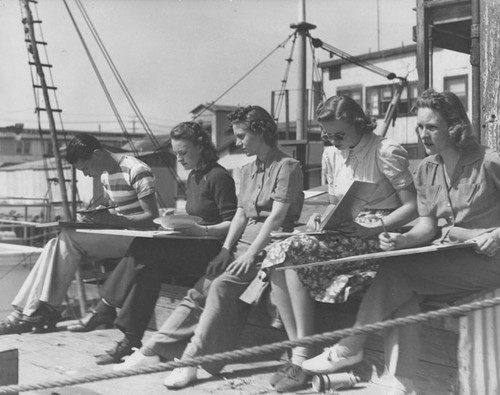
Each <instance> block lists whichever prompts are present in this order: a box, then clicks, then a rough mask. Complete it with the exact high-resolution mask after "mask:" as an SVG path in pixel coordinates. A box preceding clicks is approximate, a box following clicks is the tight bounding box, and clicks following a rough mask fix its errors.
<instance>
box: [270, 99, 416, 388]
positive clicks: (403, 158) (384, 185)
mask: <svg viewBox="0 0 500 395" xmlns="http://www.w3.org/2000/svg"><path fill="white" fill-rule="evenodd" d="M317 117H318V121H319V123H320V124H321V126H322V128H323V137H324V138H326V139H328V140H329V141H330V142H331V143H332V145H333V146H331V147H325V150H324V154H323V164H322V167H323V173H324V174H325V178H326V181H327V183H328V193H329V199H330V202H331V203H332V204H336V203H338V201H339V200H340V198H342V196H343V195H344V194H345V193H346V191H347V189H348V188H349V187H350V185H351V184H352V182H353V181H356V180H358V181H366V182H372V183H376V184H378V185H379V186H378V188H377V189H376V191H375V192H374V193H373V194H372V195H371V196H366V202H367V203H366V205H365V208H364V209H363V211H362V212H361V213H360V214H359V215H358V216H357V217H356V219H355V220H354V222H351V223H345V224H341V225H340V229H339V231H340V233H339V232H334V233H328V232H327V233H325V234H321V235H297V236H292V237H289V238H288V239H285V240H283V241H281V242H279V243H275V244H274V245H273V246H272V248H270V249H269V251H268V254H267V257H266V259H265V260H264V262H263V264H262V267H263V268H265V269H266V270H267V271H268V272H269V275H270V278H271V285H272V296H273V300H274V303H275V304H276V306H277V307H278V311H279V313H280V316H281V319H282V321H283V324H284V327H285V329H286V332H287V334H288V337H289V338H290V340H295V339H299V338H301V337H305V336H310V335H312V334H314V333H315V324H314V321H315V320H314V317H315V314H314V304H315V302H314V301H315V300H316V301H319V302H323V303H342V302H345V301H346V300H347V298H348V297H350V296H352V295H353V294H356V293H357V292H359V291H362V290H365V289H366V287H367V285H368V284H369V282H370V281H371V280H372V279H373V277H374V276H375V272H376V270H377V267H378V265H377V262H376V261H373V260H371V261H361V262H350V263H347V264H343V265H335V266H328V265H325V266H314V267H310V268H302V269H288V270H285V271H276V270H274V268H275V267H277V266H278V267H279V266H294V265H300V264H305V263H310V262H318V261H325V260H330V259H335V258H341V257H345V256H349V255H358V254H362V253H369V252H375V251H379V243H378V237H377V236H378V234H379V233H380V232H381V231H382V230H383V228H384V224H385V228H386V229H390V230H394V229H398V228H400V227H401V226H402V225H405V224H406V223H408V222H410V221H411V220H412V219H414V218H415V217H416V215H417V209H416V191H415V187H414V184H413V179H412V175H411V173H410V171H409V169H408V166H409V161H408V154H407V152H406V151H405V150H404V149H403V148H402V147H401V146H400V145H399V144H397V143H396V142H394V141H392V140H389V139H386V138H384V137H382V136H379V135H377V134H375V133H374V132H373V130H374V129H375V123H374V122H373V121H372V120H371V119H370V117H368V116H367V115H365V113H364V112H363V110H362V109H361V107H360V106H359V105H358V104H357V103H356V102H355V101H354V100H353V99H351V98H350V97H348V96H333V97H330V98H329V99H327V100H326V101H325V102H324V103H322V104H321V105H320V106H319V107H318V109H317ZM381 218H383V220H381ZM318 220H319V221H321V215H319V214H313V215H312V216H311V219H310V220H309V227H310V228H314V227H315V224H316V227H317V224H318V222H319V221H318ZM313 230H314V229H313ZM312 352H313V349H312V348H311V347H295V348H293V350H292V356H291V359H290V362H288V363H287V364H286V365H285V366H284V367H282V368H281V369H279V370H278V372H277V373H275V374H274V376H273V377H272V378H271V384H272V385H273V386H274V387H275V389H276V390H277V391H278V392H288V391H296V390H300V389H303V388H305V387H307V385H308V384H307V383H308V380H309V378H310V376H309V375H308V374H307V373H306V372H304V371H303V370H302V368H301V365H302V362H303V361H305V360H306V359H307V358H309V357H311V356H312Z"/></svg>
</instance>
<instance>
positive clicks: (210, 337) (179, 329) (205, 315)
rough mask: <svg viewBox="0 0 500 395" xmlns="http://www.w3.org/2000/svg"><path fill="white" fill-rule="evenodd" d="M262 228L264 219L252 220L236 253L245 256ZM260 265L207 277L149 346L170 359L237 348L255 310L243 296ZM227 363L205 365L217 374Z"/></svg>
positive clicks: (171, 316) (186, 298)
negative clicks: (261, 220) (245, 272)
mask: <svg viewBox="0 0 500 395" xmlns="http://www.w3.org/2000/svg"><path fill="white" fill-rule="evenodd" d="M261 227H262V222H257V223H255V222H249V223H248V225H247V227H246V229H245V232H244V234H243V236H242V237H241V240H240V242H239V243H238V244H237V246H236V249H235V251H234V255H235V256H241V255H242V254H243V253H244V252H245V251H246V250H247V249H248V247H249V245H250V244H251V241H253V240H254V239H255V237H256V235H257V234H258V233H259V231H260V229H261ZM259 267H260V265H257V266H255V267H253V268H252V269H250V271H249V272H248V273H247V274H244V275H240V276H235V275H232V274H230V273H227V272H224V273H222V274H221V275H220V276H218V277H217V278H215V279H210V278H208V277H205V276H203V277H202V278H201V279H200V280H198V282H197V283H196V284H195V286H194V287H193V288H192V289H190V290H189V291H188V293H187V295H186V297H185V298H184V300H183V301H182V302H181V303H180V304H179V305H178V306H177V308H176V309H175V310H174V312H173V313H172V314H171V315H170V316H169V317H168V318H167V321H165V323H164V324H163V325H162V326H161V328H160V329H159V330H158V332H157V333H155V334H154V335H153V336H152V337H151V338H150V339H149V340H148V341H147V342H146V343H145V347H147V348H149V349H150V350H152V351H153V352H155V353H156V354H157V355H160V356H161V357H163V358H165V359H167V360H171V359H173V358H175V357H179V356H180V355H181V354H182V353H183V351H184V353H183V356H184V357H196V356H200V355H206V354H213V353H218V352H224V351H228V350H232V349H234V348H236V347H237V345H238V342H239V340H240V337H241V333H242V331H243V329H244V327H245V324H246V322H247V317H248V314H249V313H250V309H251V306H250V305H248V304H246V303H243V302H241V301H240V300H239V297H240V295H241V294H242V293H243V292H244V291H245V289H246V288H247V287H248V285H249V284H250V283H251V282H252V280H253V279H254V277H255V276H256V275H257V273H258V271H259ZM186 344H187V345H186ZM224 365H225V362H216V363H211V364H207V365H204V366H203V368H204V369H205V370H206V371H208V372H209V373H211V374H216V373H218V372H219V371H220V370H221V369H222V368H223V367H224Z"/></svg>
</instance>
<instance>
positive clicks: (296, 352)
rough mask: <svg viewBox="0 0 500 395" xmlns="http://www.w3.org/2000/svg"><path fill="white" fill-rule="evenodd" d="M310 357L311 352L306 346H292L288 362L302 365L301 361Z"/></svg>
mask: <svg viewBox="0 0 500 395" xmlns="http://www.w3.org/2000/svg"><path fill="white" fill-rule="evenodd" d="M310 357H311V352H310V349H309V348H308V347H294V348H293V349H292V357H291V358H290V362H291V363H293V364H294V365H297V366H302V362H304V361H305V360H306V359H309V358H310Z"/></svg>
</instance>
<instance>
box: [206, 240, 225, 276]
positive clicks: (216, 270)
mask: <svg viewBox="0 0 500 395" xmlns="http://www.w3.org/2000/svg"><path fill="white" fill-rule="evenodd" d="M230 258H231V254H230V253H229V250H228V249H227V248H224V247H222V249H221V250H220V251H219V253H218V254H217V256H216V257H215V258H214V259H212V260H211V261H210V262H209V263H208V266H207V270H206V274H207V275H208V276H217V275H219V274H220V273H222V272H223V271H224V269H225V268H226V266H227V264H228V263H229V259H230Z"/></svg>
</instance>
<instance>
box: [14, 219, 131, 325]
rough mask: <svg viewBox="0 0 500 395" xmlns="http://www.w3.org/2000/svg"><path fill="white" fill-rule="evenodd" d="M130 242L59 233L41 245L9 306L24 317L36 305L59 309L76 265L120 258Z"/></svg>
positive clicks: (116, 237) (108, 237)
mask: <svg viewBox="0 0 500 395" xmlns="http://www.w3.org/2000/svg"><path fill="white" fill-rule="evenodd" d="M132 240H133V238H131V237H123V236H111V235H93V234H90V233H80V232H76V231H75V230H73V229H64V230H62V231H61V233H60V234H59V236H58V237H56V238H53V239H51V240H49V242H48V243H47V244H46V245H45V246H44V248H43V251H42V253H41V254H40V256H39V257H38V260H37V261H36V263H35V265H34V266H33V269H31V271H30V273H29V274H28V277H27V278H26V280H25V281H24V283H23V285H22V286H21V288H20V290H19V292H18V293H17V295H16V297H15V298H14V300H13V301H12V305H13V306H14V307H15V308H19V309H22V310H23V314H25V315H28V316H29V315H32V314H33V313H34V312H35V311H36V310H37V309H38V307H39V305H40V302H45V303H48V304H50V305H51V306H55V307H57V306H60V305H61V304H62V302H63V300H64V298H65V297H66V293H67V292H68V288H69V286H70V285H71V282H72V281H73V279H74V277H75V272H76V269H77V267H78V265H79V264H81V263H83V262H84V261H85V260H89V261H91V260H93V259H104V258H120V257H122V256H123V255H124V254H125V252H126V251H127V249H128V247H129V245H130V243H131V242H132Z"/></svg>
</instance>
